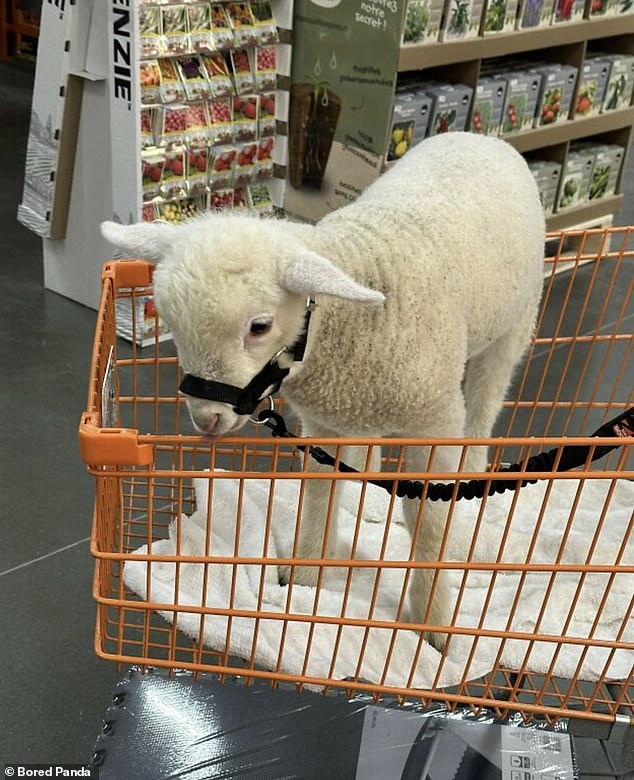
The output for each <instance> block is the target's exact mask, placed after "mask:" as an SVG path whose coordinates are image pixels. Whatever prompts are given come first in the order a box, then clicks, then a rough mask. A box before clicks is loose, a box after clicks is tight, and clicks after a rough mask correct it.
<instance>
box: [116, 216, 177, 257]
mask: <svg viewBox="0 0 634 780" xmlns="http://www.w3.org/2000/svg"><path fill="white" fill-rule="evenodd" d="M174 232H175V228H174V226H173V225H170V224H169V223H167V222H139V223H137V224H136V225H120V224H119V223H118V222H102V223H101V234H102V235H103V237H104V238H105V239H107V240H108V241H110V243H111V244H114V245H115V246H118V247H120V248H121V249H125V250H126V251H128V252H131V253H132V256H134V257H142V258H143V259H145V260H160V259H161V258H162V257H163V256H164V255H165V253H166V252H167V251H168V250H169V248H170V247H171V245H172V242H173V241H174Z"/></svg>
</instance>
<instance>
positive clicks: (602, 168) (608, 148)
mask: <svg viewBox="0 0 634 780" xmlns="http://www.w3.org/2000/svg"><path fill="white" fill-rule="evenodd" d="M579 147H580V148H582V149H584V150H585V151H587V152H588V153H593V154H594V155H595V162H594V168H593V171H592V180H591V182H590V185H589V188H588V200H599V199H600V198H604V197H606V196H607V195H614V193H615V192H616V185H617V182H618V179H619V174H620V173H621V168H622V166H623V160H624V159H625V148H624V147H623V146H619V145H618V144H592V143H588V144H586V143H580V144H579Z"/></svg>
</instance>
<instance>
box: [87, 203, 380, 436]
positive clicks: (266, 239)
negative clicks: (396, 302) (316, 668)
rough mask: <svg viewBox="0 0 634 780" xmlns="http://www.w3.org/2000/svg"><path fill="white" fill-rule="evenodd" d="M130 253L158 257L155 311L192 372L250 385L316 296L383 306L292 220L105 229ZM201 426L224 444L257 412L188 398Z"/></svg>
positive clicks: (203, 220) (295, 331)
mask: <svg viewBox="0 0 634 780" xmlns="http://www.w3.org/2000/svg"><path fill="white" fill-rule="evenodd" d="M102 233H103V234H104V236H105V237H106V238H107V239H108V240H109V241H111V242H112V243H113V244H115V245H116V246H119V247H121V248H122V249H125V250H126V252H127V253H128V254H129V255H130V256H135V257H143V258H146V259H148V260H153V261H158V265H157V268H156V271H155V274H154V296H155V303H156V308H157V310H158V312H159V314H160V316H161V317H162V318H163V319H164V320H165V322H166V324H167V326H168V327H169V329H170V331H171V333H172V335H173V338H174V343H175V344H176V348H177V351H178V357H179V361H180V364H181V366H182V367H183V369H184V371H185V372H186V373H187V374H189V375H192V376H193V377H199V378H200V379H203V380H208V381H213V382H221V383H223V384H226V385H231V386H233V387H237V388H244V387H245V386H246V385H247V384H248V383H249V382H250V381H251V380H252V379H253V377H254V376H255V375H257V374H258V372H259V371H260V370H261V369H262V368H263V367H264V366H265V365H266V364H267V363H268V362H269V361H270V360H271V358H272V357H273V356H274V355H276V353H278V352H279V351H280V350H282V349H283V348H284V347H290V346H291V345H292V344H294V343H295V341H296V340H297V338H298V336H299V335H300V334H301V332H302V330H303V328H304V314H305V311H306V300H307V297H308V296H311V297H315V296H319V295H333V296H336V297H339V298H344V299H346V300H350V301H357V302H360V303H378V302H380V301H382V300H383V295H382V294H381V293H379V292H376V291H375V290H371V289H369V288H367V287H363V286H362V285H360V284H358V283H357V282H355V281H354V280H353V279H352V278H351V277H350V276H348V275H347V274H345V273H344V272H343V271H341V270H340V269H339V268H338V267H337V266H335V265H334V264H333V263H332V262H331V261H330V260H328V259H326V258H324V257H322V256H320V255H318V254H316V253H314V252H311V251H309V250H308V249H307V248H306V246H305V245H303V244H302V242H301V241H299V240H298V238H297V232H296V231H293V230H290V229H289V226H288V224H287V223H285V222H280V221H277V220H261V219H257V218H251V217H247V216H242V215H219V214H208V215H205V216H203V217H200V218H198V219H194V220H190V221H188V222H186V223H183V224H180V225H176V226H174V225H169V224H166V223H161V222H155V223H140V224H137V225H120V224H117V223H115V222H105V223H103V224H102ZM186 401H187V405H188V409H189V412H190V415H191V418H192V421H193V423H194V426H195V427H196V429H197V430H198V431H199V432H200V433H201V434H203V435H205V436H207V437H209V438H211V439H217V438H219V437H221V436H223V435H225V434H227V433H229V432H233V431H236V430H238V429H239V428H240V427H242V425H244V424H245V423H246V421H247V420H248V414H238V413H237V412H236V410H235V409H234V408H233V406H232V405H230V404H228V403H224V402H220V401H218V400H209V399H208V398H201V397H193V396H192V395H187V396H186Z"/></svg>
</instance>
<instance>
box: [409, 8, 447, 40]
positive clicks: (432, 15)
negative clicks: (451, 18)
mask: <svg viewBox="0 0 634 780" xmlns="http://www.w3.org/2000/svg"><path fill="white" fill-rule="evenodd" d="M444 6H445V0H409V2H408V3H407V11H406V13H405V24H404V27H403V43H404V44H408V43H415V44H421V43H434V42H436V41H437V40H438V36H439V34H440V27H441V23H442V18H443V10H444Z"/></svg>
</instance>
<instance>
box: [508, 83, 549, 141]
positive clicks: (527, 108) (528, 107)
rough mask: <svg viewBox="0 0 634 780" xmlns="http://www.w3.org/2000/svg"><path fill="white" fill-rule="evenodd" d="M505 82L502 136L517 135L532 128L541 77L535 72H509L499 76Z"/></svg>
mask: <svg viewBox="0 0 634 780" xmlns="http://www.w3.org/2000/svg"><path fill="white" fill-rule="evenodd" d="M500 75H502V76H503V77H504V78H505V80H506V84H507V87H506V98H505V101H504V112H503V120H502V131H501V132H502V134H509V133H517V132H519V131H520V130H526V129H527V128H530V127H532V126H533V122H534V119H535V111H536V109H537V101H538V100H539V94H540V89H541V83H542V75H541V74H540V73H537V72H529V71H523V70H519V71H511V72H510V73H504V74H500Z"/></svg>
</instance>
